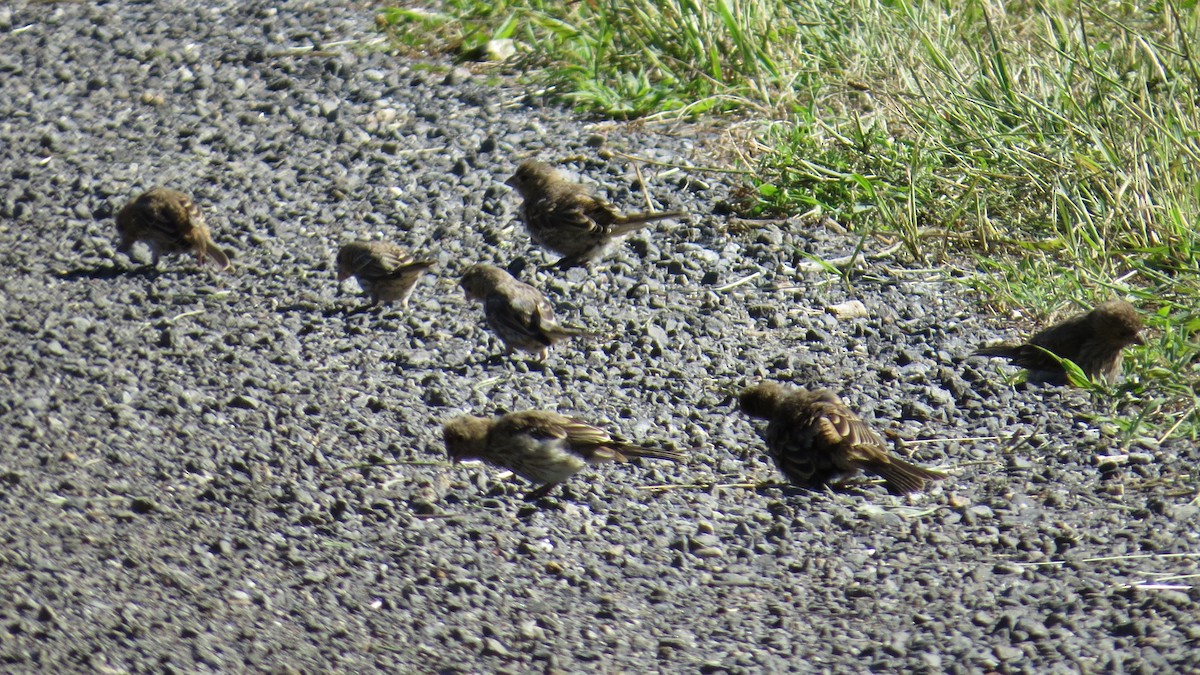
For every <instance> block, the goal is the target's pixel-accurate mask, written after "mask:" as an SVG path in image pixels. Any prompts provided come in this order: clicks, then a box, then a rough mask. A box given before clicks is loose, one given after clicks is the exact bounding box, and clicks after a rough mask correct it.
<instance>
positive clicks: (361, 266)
mask: <svg viewBox="0 0 1200 675" xmlns="http://www.w3.org/2000/svg"><path fill="white" fill-rule="evenodd" d="M433 265H434V263H433V261H431V260H416V259H414V258H413V257H412V256H411V255H409V253H408V251H406V250H404V249H403V248H402V247H400V246H397V245H396V244H393V243H390V242H386V241H352V242H350V243H349V244H346V245H344V246H342V247H341V248H340V249H338V254H337V279H338V281H339V282H341V281H345V280H346V279H349V278H350V277H354V278H355V279H356V280H357V281H358V285H359V286H361V287H362V289H363V290H364V291H366V293H367V295H369V296H370V297H371V305H372V306H377V305H381V304H387V303H392V302H397V301H399V303H400V306H401V307H408V298H409V296H411V295H412V292H413V289H414V288H415V287H416V285H417V281H418V280H420V278H421V275H422V274H424V273H425V272H427V271H428V270H429V268H431V267H433Z"/></svg>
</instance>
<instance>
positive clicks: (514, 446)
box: [442, 410, 686, 500]
mask: <svg viewBox="0 0 1200 675" xmlns="http://www.w3.org/2000/svg"><path fill="white" fill-rule="evenodd" d="M442 434H443V437H444V439H445V442H446V453H447V455H448V456H449V457H450V459H451V460H453V461H455V462H459V461H463V460H469V459H478V460H482V461H484V462H487V463H488V464H491V465H493V466H497V467H501V468H504V469H508V470H510V471H512V472H513V473H515V474H517V475H518V476H521V477H522V478H524V479H525V480H528V481H529V482H531V483H534V484H535V485H538V486H539V487H537V488H536V489H534V490H533V491H532V492H530V493H529V494H528V495H526V499H529V500H535V499H539V498H541V497H544V496H546V495H547V494H549V492H550V491H551V490H553V489H554V487H555V486H556V485H558V484H559V483H562V482H563V481H565V480H567V479H568V478H570V477H571V476H573V475H575V473H577V472H578V471H580V470H581V469H583V468H584V467H586V466H588V465H591V464H603V463H606V462H625V461H628V460H629V458H630V457H648V458H652V459H665V460H669V461H672V462H682V461H684V460H685V459H686V455H684V454H683V453H681V452H676V451H674V450H663V449H653V448H644V447H641V446H638V445H634V444H632V443H630V442H629V441H626V440H624V439H622V438H620V437H618V436H615V435H613V434H610V433H609V432H607V431H605V430H603V429H601V428H599V427H596V426H593V425H591V424H588V423H587V422H584V421H582V420H579V419H576V418H574V417H568V416H566V415H560V414H559V413H556V412H550V411H546V410H527V411H524V412H515V413H509V414H507V415H503V416H501V417H497V418H495V419H486V418H483V417H475V416H474V415H463V416H461V417H456V418H454V419H452V420H449V421H448V422H446V423H445V424H444V425H443V427H442Z"/></svg>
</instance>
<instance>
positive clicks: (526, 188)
mask: <svg viewBox="0 0 1200 675" xmlns="http://www.w3.org/2000/svg"><path fill="white" fill-rule="evenodd" d="M557 177H558V173H557V172H556V171H555V170H554V167H552V166H550V165H549V164H546V163H545V162H539V161H537V160H536V159H527V160H525V161H523V162H521V164H520V165H519V166H517V171H516V173H514V174H513V175H511V176H509V177H508V180H506V181H504V184H505V185H507V186H509V187H511V188H513V189H514V190H516V191H517V192H519V193H521V196H522V197H528V196H530V195H531V194H532V193H534V192H537V191H538V189H539V188H544V187H545V186H546V185H549V184H551V183H553V182H554V181H555V180H556V179H557Z"/></svg>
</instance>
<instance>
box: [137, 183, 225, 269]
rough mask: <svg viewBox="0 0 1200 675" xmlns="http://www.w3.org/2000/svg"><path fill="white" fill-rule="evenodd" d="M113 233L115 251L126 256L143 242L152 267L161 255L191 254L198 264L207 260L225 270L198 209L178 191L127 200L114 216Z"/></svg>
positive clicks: (152, 191) (154, 192) (154, 191)
mask: <svg viewBox="0 0 1200 675" xmlns="http://www.w3.org/2000/svg"><path fill="white" fill-rule="evenodd" d="M117 231H118V232H119V233H120V234H121V243H120V245H118V246H117V250H118V251H120V252H122V253H124V254H126V255H129V250H130V248H132V247H133V244H134V243H135V242H139V241H144V242H146V244H147V245H148V246H149V247H150V254H151V255H152V256H153V259H154V263H153V264H154V265H158V258H159V256H161V255H162V254H164V253H193V254H195V256H196V259H197V260H198V261H199V262H200V263H201V264H203V263H205V262H207V261H210V260H211V261H212V262H213V264H215V265H216V266H217V267H219V268H221V269H228V268H229V256H227V255H225V252H224V251H222V250H221V249H220V248H218V247H217V245H216V244H214V243H213V240H212V234H211V233H209V231H208V226H207V225H205V224H204V216H203V215H201V213H200V209H199V208H197V206H196V203H195V202H193V201H192V200H191V198H190V197H188V196H187V195H185V194H183V193H182V192H179V191H178V190H172V189H170V188H163V187H156V188H151V189H150V190H147V191H146V192H143V193H142V194H141V195H139V196H138V197H137V198H135V199H133V200H131V201H130V202H129V203H128V204H126V205H125V207H124V208H123V209H121V211H120V212H119V213H117Z"/></svg>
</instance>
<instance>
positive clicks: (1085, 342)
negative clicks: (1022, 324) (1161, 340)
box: [972, 300, 1145, 384]
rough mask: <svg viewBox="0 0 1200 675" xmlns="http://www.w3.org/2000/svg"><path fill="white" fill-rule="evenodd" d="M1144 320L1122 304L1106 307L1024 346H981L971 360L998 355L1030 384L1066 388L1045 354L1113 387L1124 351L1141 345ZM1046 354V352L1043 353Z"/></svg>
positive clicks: (1064, 378) (1053, 328)
mask: <svg viewBox="0 0 1200 675" xmlns="http://www.w3.org/2000/svg"><path fill="white" fill-rule="evenodd" d="M1141 329H1142V319H1141V317H1140V316H1138V313H1137V310H1136V309H1135V308H1134V307H1133V305H1131V304H1129V303H1128V302H1125V301H1124V300H1112V301H1110V302H1106V303H1104V304H1102V305H1100V306H1098V307H1096V308H1095V309H1093V310H1092V311H1090V312H1088V313H1086V314H1078V315H1076V316H1073V317H1071V318H1069V319H1066V320H1065V321H1062V322H1060V323H1057V324H1054V325H1053V326H1050V327H1049V328H1046V329H1044V330H1042V331H1039V332H1038V333H1036V334H1034V336H1033V337H1031V338H1029V340H1028V341H1027V342H1025V343H1024V344H1017V345H1012V344H1002V345H993V346H991V347H980V348H979V349H978V350H977V351H976V352H975V353H974V354H972V356H1000V357H1003V358H1006V359H1008V360H1009V361H1010V362H1011V363H1012V364H1013V365H1015V366H1019V367H1021V368H1025V369H1026V370H1028V371H1029V377H1028V379H1029V381H1031V382H1047V383H1049V384H1066V383H1067V372H1066V370H1065V369H1064V368H1063V366H1062V364H1060V363H1059V362H1058V361H1056V360H1055V359H1054V358H1053V357H1051V356H1050V355H1049V354H1047V353H1046V352H1051V353H1053V354H1055V355H1057V356H1058V357H1059V358H1062V359H1068V360H1070V361H1073V362H1075V365H1077V366H1079V368H1080V370H1082V371H1083V372H1084V374H1085V375H1087V376H1088V377H1090V378H1092V379H1096V378H1097V377H1100V378H1102V379H1103V380H1105V381H1107V382H1109V383H1112V382H1115V381H1116V379H1117V376H1119V375H1120V374H1121V362H1122V360H1123V353H1122V350H1124V349H1125V348H1126V347H1128V346H1129V345H1140V344H1145V343H1144V341H1143V340H1142V338H1141V337H1140V336H1139V335H1138V332H1139V331H1141ZM1042 350H1045V351H1042Z"/></svg>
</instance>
